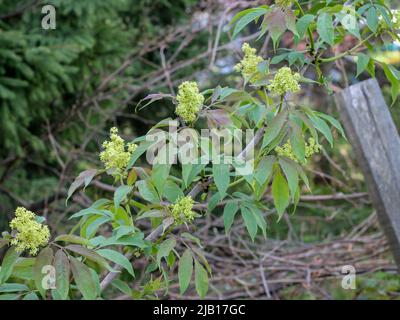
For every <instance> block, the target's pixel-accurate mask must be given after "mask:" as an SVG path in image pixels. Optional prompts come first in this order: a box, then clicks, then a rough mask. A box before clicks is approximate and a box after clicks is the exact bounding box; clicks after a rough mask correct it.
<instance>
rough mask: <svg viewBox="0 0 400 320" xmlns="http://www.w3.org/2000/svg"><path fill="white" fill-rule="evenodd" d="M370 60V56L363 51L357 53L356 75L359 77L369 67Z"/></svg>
mask: <svg viewBox="0 0 400 320" xmlns="http://www.w3.org/2000/svg"><path fill="white" fill-rule="evenodd" d="M369 60H370V57H369V56H367V55H366V54H364V53H362V52H360V53H359V54H358V55H357V75H356V77H358V76H359V75H360V74H361V73H362V72H363V71H364V70H365V69H366V68H367V66H368V63H369Z"/></svg>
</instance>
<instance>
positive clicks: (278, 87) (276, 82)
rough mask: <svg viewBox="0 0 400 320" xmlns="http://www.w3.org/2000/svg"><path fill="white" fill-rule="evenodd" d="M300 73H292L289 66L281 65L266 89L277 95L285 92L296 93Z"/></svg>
mask: <svg viewBox="0 0 400 320" xmlns="http://www.w3.org/2000/svg"><path fill="white" fill-rule="evenodd" d="M299 80H300V74H298V73H292V70H291V69H290V68H289V67H282V68H280V69H279V70H278V72H277V73H276V74H275V77H274V79H273V80H272V81H271V83H270V84H269V85H268V89H269V90H270V91H271V92H272V93H275V94H277V95H280V96H281V95H284V94H285V93H286V92H289V91H290V92H292V93H296V92H299V91H300V85H299Z"/></svg>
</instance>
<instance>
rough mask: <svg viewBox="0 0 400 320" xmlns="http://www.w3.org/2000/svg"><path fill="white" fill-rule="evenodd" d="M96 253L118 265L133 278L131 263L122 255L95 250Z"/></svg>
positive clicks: (113, 251) (112, 251)
mask: <svg viewBox="0 0 400 320" xmlns="http://www.w3.org/2000/svg"><path fill="white" fill-rule="evenodd" d="M96 253H98V254H99V255H101V256H102V257H104V258H106V259H107V260H110V261H112V262H114V263H115V264H118V265H120V266H121V267H123V268H124V269H125V270H126V271H128V272H129V273H130V274H131V275H132V277H135V272H134V271H133V267H132V264H131V262H130V261H129V259H128V258H127V257H125V256H124V255H123V254H121V253H119V252H118V251H115V250H111V249H98V250H96Z"/></svg>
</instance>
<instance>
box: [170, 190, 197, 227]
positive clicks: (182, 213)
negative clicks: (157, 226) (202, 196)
mask: <svg viewBox="0 0 400 320" xmlns="http://www.w3.org/2000/svg"><path fill="white" fill-rule="evenodd" d="M193 204H194V201H193V199H192V198H191V197H190V196H187V197H183V198H179V199H178V200H177V201H176V202H175V204H173V205H171V213H172V216H173V217H174V220H175V222H176V223H177V224H181V223H184V222H189V223H190V222H192V221H193V220H194V218H195V216H196V214H195V212H193V211H192V209H193Z"/></svg>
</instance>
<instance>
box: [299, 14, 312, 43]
mask: <svg viewBox="0 0 400 320" xmlns="http://www.w3.org/2000/svg"><path fill="white" fill-rule="evenodd" d="M314 18H315V16H314V15H312V14H306V15H304V16H302V17H301V18H300V19H298V20H297V22H296V29H297V34H298V36H299V39H302V38H303V37H304V35H305V33H306V31H307V29H308V27H309V25H310V23H311V22H312V21H313V20H314Z"/></svg>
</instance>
